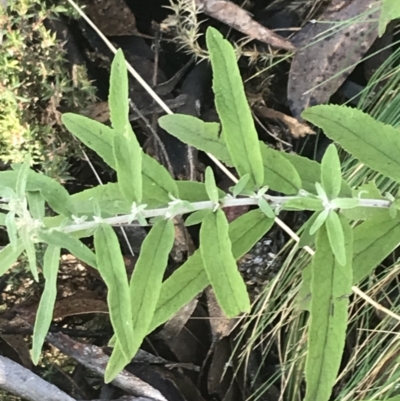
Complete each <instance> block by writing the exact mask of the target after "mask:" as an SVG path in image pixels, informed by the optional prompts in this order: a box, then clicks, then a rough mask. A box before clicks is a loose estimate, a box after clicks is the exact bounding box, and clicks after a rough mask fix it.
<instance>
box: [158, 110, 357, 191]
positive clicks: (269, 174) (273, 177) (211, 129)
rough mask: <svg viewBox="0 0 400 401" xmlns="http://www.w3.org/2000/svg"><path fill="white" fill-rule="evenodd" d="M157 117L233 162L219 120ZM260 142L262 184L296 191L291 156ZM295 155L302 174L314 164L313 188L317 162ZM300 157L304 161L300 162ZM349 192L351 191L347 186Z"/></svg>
mask: <svg viewBox="0 0 400 401" xmlns="http://www.w3.org/2000/svg"><path fill="white" fill-rule="evenodd" d="M158 121H159V124H160V126H161V127H162V128H163V129H165V130H166V131H167V132H168V133H169V134H171V135H173V136H175V137H176V138H178V139H179V140H181V141H182V142H185V143H187V144H188V145H191V146H194V147H195V148H196V149H199V150H201V151H203V152H207V153H211V154H212V155H214V156H215V157H216V158H217V159H219V160H221V161H222V162H223V163H225V164H226V165H228V166H233V162H232V159H231V157H230V155H229V152H228V149H227V147H226V144H225V141H224V136H223V135H222V136H218V135H219V132H218V130H219V124H216V123H205V122H203V121H201V120H200V119H198V118H196V117H191V116H187V115H180V114H174V115H166V116H162V117H161V118H160V119H159V120H158ZM259 145H260V149H261V155H262V161H263V167H264V183H263V185H268V186H269V187H270V188H271V189H273V190H274V191H279V192H282V193H284V194H288V195H293V194H296V193H297V192H298V190H299V188H301V179H300V177H299V174H298V173H297V172H296V169H295V168H294V167H293V165H292V163H291V161H290V159H288V158H287V157H286V156H287V155H286V154H285V153H283V152H278V151H277V150H274V149H271V148H269V147H268V146H267V145H265V144H264V143H262V142H259ZM290 156H291V155H290ZM297 157H298V159H295V160H297V161H298V160H300V161H298V164H299V165H302V166H303V165H305V166H306V168H303V170H304V174H308V175H310V174H309V173H308V172H309V170H310V165H311V166H314V167H315V165H316V166H317V167H316V169H317V170H316V171H317V172H316V174H314V175H312V176H310V177H309V180H310V182H312V190H313V191H314V182H315V181H313V180H314V176H315V180H319V177H320V170H319V164H318V163H316V162H312V161H311V160H308V159H306V158H304V157H303V158H302V157H300V156H297ZM287 159H288V160H287ZM303 160H304V162H302V161H303ZM314 170H315V168H314ZM307 177H308V176H307ZM310 186H311V184H310ZM349 193H351V192H350V190H349ZM182 198H183V197H182Z"/></svg>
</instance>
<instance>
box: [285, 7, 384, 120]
mask: <svg viewBox="0 0 400 401" xmlns="http://www.w3.org/2000/svg"><path fill="white" fill-rule="evenodd" d="M336 3H337V2H336ZM342 3H343V4H344V6H341V7H331V8H330V9H329V10H327V11H325V13H324V14H323V15H322V16H321V17H320V18H319V19H318V21H321V23H318V22H317V23H311V22H309V23H308V24H307V25H306V26H305V27H304V28H303V29H302V30H301V31H299V32H298V33H297V34H296V35H295V36H294V37H293V39H292V42H293V43H294V44H295V45H296V47H297V48H298V49H299V50H298V51H297V52H296V54H295V56H294V58H293V61H292V65H291V69H290V73H289V83H288V101H289V106H290V109H291V111H292V113H293V115H294V116H295V117H297V118H298V117H299V116H300V114H301V112H302V111H303V110H304V109H306V108H307V107H311V106H315V105H317V104H321V103H325V102H327V101H328V100H329V98H330V97H331V95H332V94H333V93H335V92H336V91H337V89H338V88H339V87H340V86H341V85H342V83H343V82H344V81H345V80H346V78H347V77H348V76H349V74H350V73H351V72H352V71H353V70H354V68H355V67H356V65H357V64H358V63H359V62H360V60H361V58H362V57H363V55H364V54H365V52H366V51H367V50H368V49H369V48H370V47H371V45H372V43H373V42H374V40H375V39H376V38H377V36H378V16H379V12H380V9H379V7H377V2H376V0H353V1H352V2H350V3H348V2H342ZM349 19H353V23H351V22H346V21H348V20H349Z"/></svg>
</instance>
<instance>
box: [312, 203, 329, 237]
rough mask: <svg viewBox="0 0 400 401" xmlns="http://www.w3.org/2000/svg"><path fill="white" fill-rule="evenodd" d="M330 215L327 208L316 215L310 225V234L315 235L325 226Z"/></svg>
mask: <svg viewBox="0 0 400 401" xmlns="http://www.w3.org/2000/svg"><path fill="white" fill-rule="evenodd" d="M328 216H329V210H326V209H325V210H323V211H322V212H321V213H319V214H318V215H317V216H316V217H315V219H314V222H313V223H312V225H311V227H310V231H309V233H310V235H314V234H315V233H316V232H317V231H318V230H319V229H320V228H321V227H322V226H323V224H324V223H325V221H326V219H327V218H328Z"/></svg>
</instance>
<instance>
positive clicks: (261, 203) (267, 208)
mask: <svg viewBox="0 0 400 401" xmlns="http://www.w3.org/2000/svg"><path fill="white" fill-rule="evenodd" d="M258 207H259V208H260V209H261V211H262V212H263V213H264V214H265V215H266V216H267V217H269V218H270V219H274V218H275V212H274V211H273V210H272V207H271V205H270V204H269V203H268V202H267V201H266V200H265V199H264V198H260V199H259V200H258Z"/></svg>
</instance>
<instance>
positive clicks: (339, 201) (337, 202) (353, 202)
mask: <svg viewBox="0 0 400 401" xmlns="http://www.w3.org/2000/svg"><path fill="white" fill-rule="evenodd" d="M331 203H332V205H334V206H335V207H336V208H338V209H342V210H344V209H354V208H356V207H357V206H358V205H359V204H360V201H359V200H358V199H355V198H336V199H333V200H332V202H331Z"/></svg>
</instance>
